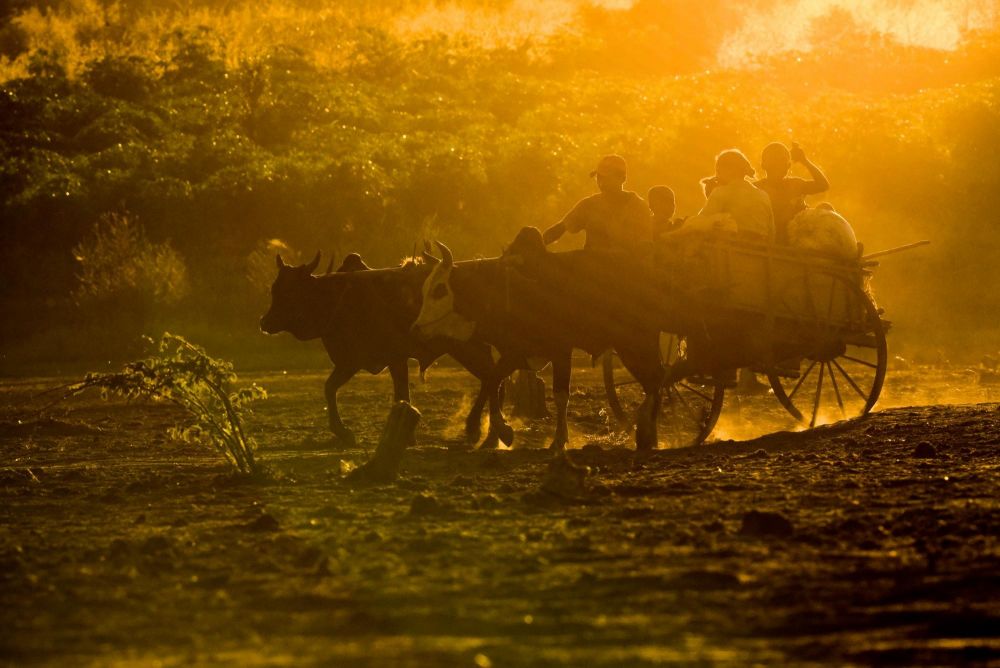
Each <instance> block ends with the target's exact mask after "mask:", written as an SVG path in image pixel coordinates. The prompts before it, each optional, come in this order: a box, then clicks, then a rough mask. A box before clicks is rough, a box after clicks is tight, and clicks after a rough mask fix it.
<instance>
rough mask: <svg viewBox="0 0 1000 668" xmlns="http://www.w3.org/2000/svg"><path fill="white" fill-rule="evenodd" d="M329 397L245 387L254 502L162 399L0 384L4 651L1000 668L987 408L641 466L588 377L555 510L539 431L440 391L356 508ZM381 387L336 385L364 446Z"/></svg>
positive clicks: (943, 390)
mask: <svg viewBox="0 0 1000 668" xmlns="http://www.w3.org/2000/svg"><path fill="white" fill-rule="evenodd" d="M931 375H933V377H934V378H935V379H938V382H937V383H936V384H935V383H928V382H925V378H926V377H930V376H931ZM323 377H324V376H323V374H320V373H316V374H300V375H283V374H276V375H268V376H261V377H258V378H257V380H258V381H259V382H261V383H262V384H263V385H264V386H265V387H267V388H268V389H269V390H270V392H271V395H272V396H271V398H270V399H269V400H268V401H267V402H265V403H264V404H262V405H261V408H260V410H259V412H258V415H257V419H256V420H255V426H256V431H257V434H258V435H259V438H260V440H261V442H262V443H263V449H262V453H261V456H262V457H263V458H264V459H265V460H266V461H268V462H270V463H271V465H272V466H273V468H274V469H275V470H276V471H277V472H278V473H279V474H280V475H279V476H278V478H277V479H276V480H275V481H273V482H270V483H245V482H240V481H238V480H235V479H234V478H233V477H231V476H230V475H228V474H226V472H225V468H224V466H222V465H221V464H220V463H219V462H218V461H217V460H216V459H215V457H214V456H213V455H212V454H210V453H206V452H203V451H201V450H197V449H193V448H191V447H188V446H183V447H182V446H178V445H176V444H172V443H170V442H167V441H166V440H165V437H164V430H165V428H166V426H167V425H168V424H170V423H171V422H172V421H173V420H174V418H175V417H176V414H175V413H173V412H172V410H171V409H169V408H167V407H162V406H124V405H120V404H104V403H102V402H101V401H100V400H99V399H96V398H90V399H82V400H78V401H74V402H73V403H71V404H69V405H67V406H66V407H65V409H64V410H63V412H62V413H60V414H57V415H55V416H53V417H51V418H49V419H45V420H37V419H36V418H34V417H32V416H31V415H29V414H28V413H26V412H25V411H24V410H23V409H21V408H19V402H20V401H21V400H22V399H23V398H25V397H27V396H29V395H30V394H32V393H34V392H37V391H38V389H40V388H41V387H43V386H45V385H47V384H49V385H50V384H51V383H52V381H30V382H29V381H23V382H7V383H5V384H4V385H3V386H2V387H0V411H2V412H0V452H2V460H0V466H2V468H0V495H2V503H0V516H2V521H0V525H2V526H3V527H4V528H3V530H2V531H0V583H2V585H0V610H2V613H0V614H2V617H0V629H2V630H0V657H3V660H4V661H5V662H9V663H11V664H18V665H21V664H30V663H48V664H53V665H55V664H59V665H79V664H82V663H87V662H94V663H99V664H102V665H107V664H115V663H138V664H146V663H152V662H154V661H156V662H162V663H163V664H165V665H175V664H186V663H190V662H192V661H196V662H200V663H231V664H234V665H253V664H282V663H287V664H295V665H309V664H322V665H372V666H382V665H404V666H405V665H413V666H417V665H435V666H437V665H443V666H452V665H455V666H487V665H493V666H512V665H565V666H583V665H588V666H594V665H602V666H621V665H652V664H658V663H671V662H676V663H685V664H688V663H726V662H731V663H733V664H740V665H745V664H747V663H751V662H758V663H765V664H776V663H786V662H795V663H810V662H816V663H825V662H830V663H836V664H845V663H859V664H867V663H873V662H879V663H899V664H912V663H916V662H931V663H958V662H975V661H982V662H987V661H998V660H1000V512H998V510H1000V509H998V506H1000V501H998V494H997V489H998V487H997V479H998V467H1000V412H998V407H997V405H996V404H979V405H952V406H921V407H915V408H893V409H881V406H880V409H881V410H880V411H879V412H878V413H876V414H874V415H872V416H870V417H869V418H866V419H863V420H855V421H851V422H847V423H839V424H836V425H832V426H827V427H823V428H820V429H817V430H815V431H813V432H809V433H791V432H787V431H786V432H779V433H776V434H773V435H770V436H766V437H763V438H759V439H757V440H749V441H738V442H734V441H722V442H717V443H713V444H708V445H704V446H700V447H697V448H689V449H678V450H670V451H660V452H657V453H656V454H655V455H654V456H653V457H652V458H650V459H648V460H646V461H643V462H636V461H635V459H634V453H633V452H632V451H631V450H629V449H626V448H624V447H622V446H624V445H627V443H626V441H625V439H624V438H622V437H620V436H616V435H614V434H612V433H609V431H608V427H607V424H606V421H605V419H604V418H603V417H602V416H601V414H600V412H599V411H600V407H601V405H602V403H603V398H602V394H601V390H600V388H599V386H598V385H597V376H596V374H595V373H593V372H591V371H587V372H583V373H580V374H578V375H577V376H576V380H575V385H574V396H573V399H572V401H573V404H572V407H571V410H572V411H573V420H572V424H571V427H572V429H573V432H572V437H573V445H574V446H575V448H576V450H574V451H573V453H572V458H573V460H574V461H575V462H576V463H578V464H580V465H585V466H588V467H590V469H591V474H590V476H589V478H588V482H587V492H586V493H585V494H584V495H583V496H582V497H581V498H579V499H576V500H567V499H564V498H559V497H556V496H554V495H551V494H547V493H544V492H540V491H539V485H540V482H541V481H542V480H543V478H544V477H545V470H546V466H547V463H548V460H549V455H548V453H546V452H545V451H543V450H540V449H537V448H538V447H539V446H542V445H544V444H545V442H546V438H547V437H548V435H549V430H550V425H548V424H546V423H544V422H542V423H538V424H530V425H519V427H520V429H519V434H518V435H519V438H520V441H519V443H520V444H521V445H522V446H533V447H521V448H516V449H514V450H512V451H501V452H468V451H466V450H464V449H462V448H460V447H454V446H456V445H457V441H456V439H457V438H458V436H459V435H460V425H461V420H460V417H461V414H462V407H463V405H465V404H466V403H467V402H468V400H469V395H470V394H471V391H472V384H471V381H470V379H469V378H468V377H467V376H464V375H462V374H460V373H458V372H456V371H450V370H439V371H435V373H433V374H432V378H431V380H430V382H429V383H428V384H427V385H422V386H421V385H417V386H416V387H415V394H414V402H415V403H416V404H417V405H418V407H419V408H420V409H421V410H422V412H423V415H424V418H423V424H422V426H421V432H420V441H421V445H420V446H419V447H418V448H416V449H414V450H413V451H411V452H409V453H408V456H407V459H406V461H405V462H404V465H403V473H402V478H401V480H400V482H399V483H397V484H395V485H391V486H384V487H375V488H369V489H360V490H352V489H351V488H349V487H347V486H345V485H344V484H342V483H341V482H340V477H341V471H342V470H345V469H346V468H349V467H350V466H351V465H353V464H357V463H360V462H362V461H364V459H365V457H366V454H365V452H364V451H363V450H356V451H350V452H344V451H341V450H338V449H336V448H335V447H334V444H332V443H331V441H330V440H329V439H328V436H327V433H326V430H325V419H324V416H323V412H322V408H321V406H322V404H321V397H322V382H323ZM892 378H893V381H892V384H890V386H889V387H888V388H887V390H886V395H885V397H886V400H885V402H884V403H885V404H886V405H892V404H893V403H897V404H905V403H907V402H914V401H916V402H920V401H928V400H929V401H932V402H933V401H944V400H955V399H957V400H963V401H971V400H976V399H980V400H981V399H983V398H985V397H984V396H982V394H981V392H982V390H981V388H976V387H974V386H971V385H969V384H968V382H967V376H966V375H963V374H962V373H961V372H958V371H956V372H954V373H952V374H951V375H950V376H949V375H948V374H947V373H940V372H934V373H933V374H928V375H927V376H922V375H921V373H918V372H915V371H906V372H895V373H894V374H893V376H892ZM942 378H943V379H944V380H941V379H942ZM918 391H919V392H922V393H924V394H919V395H918V394H917V392H918ZM963 392H964V393H965V394H962V393H963ZM389 393H390V390H389V383H388V380H387V378H384V377H378V378H361V379H359V380H358V381H356V382H355V383H354V384H353V385H350V386H348V388H346V389H345V391H344V392H343V394H344V400H343V402H342V406H343V413H344V415H345V419H347V420H349V421H350V422H351V423H352V424H353V426H355V427H356V429H357V431H358V433H359V435H360V436H361V437H362V441H363V442H364V443H366V445H367V447H369V448H371V447H373V445H374V441H375V439H376V438H377V435H378V433H379V429H380V426H381V422H382V420H383V419H384V417H385V414H386V411H387V409H388V400H389ZM927 393H930V394H927ZM772 401H773V399H769V398H768V397H761V398H758V399H754V400H752V401H749V402H745V403H744V405H743V406H741V407H739V410H737V409H736V408H735V404H734V403H733V402H730V404H729V405H730V408H728V409H727V413H726V414H725V415H724V416H723V420H722V422H721V423H720V431H719V433H720V434H722V435H723V436H738V437H741V438H743V437H749V436H751V435H754V434H759V433H763V432H765V431H770V430H773V429H780V428H788V427H791V426H792V425H791V423H789V422H787V421H784V422H783V421H782V420H783V419H782V418H780V417H779V416H780V412H779V411H777V410H773V407H772V406H771V403H770V402H772ZM18 420H21V421H22V423H20V424H19V423H18ZM753 511H759V513H762V514H757V513H754V512H753Z"/></svg>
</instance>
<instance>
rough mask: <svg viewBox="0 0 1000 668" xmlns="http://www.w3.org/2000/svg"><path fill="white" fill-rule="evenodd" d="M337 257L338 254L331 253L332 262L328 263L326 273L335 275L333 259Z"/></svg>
mask: <svg viewBox="0 0 1000 668" xmlns="http://www.w3.org/2000/svg"><path fill="white" fill-rule="evenodd" d="M335 257H337V254H336V253H330V261H329V262H327V263H326V273H328V274H332V273H333V259H334V258H335Z"/></svg>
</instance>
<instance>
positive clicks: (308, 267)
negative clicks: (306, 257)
mask: <svg viewBox="0 0 1000 668" xmlns="http://www.w3.org/2000/svg"><path fill="white" fill-rule="evenodd" d="M319 256H320V252H319V251H316V257H314V258H313V259H312V262H310V263H309V264H307V265H306V272H308V273H310V274H311V273H313V272H314V271H316V267H318V266H319Z"/></svg>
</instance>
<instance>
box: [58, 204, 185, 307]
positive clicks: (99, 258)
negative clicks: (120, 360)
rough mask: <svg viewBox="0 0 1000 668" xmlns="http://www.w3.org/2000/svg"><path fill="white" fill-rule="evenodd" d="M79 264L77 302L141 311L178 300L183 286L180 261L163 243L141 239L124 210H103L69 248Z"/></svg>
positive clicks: (182, 272)
mask: <svg viewBox="0 0 1000 668" xmlns="http://www.w3.org/2000/svg"><path fill="white" fill-rule="evenodd" d="M73 256H74V257H75V258H76V260H77V262H79V264H80V271H79V273H78V274H77V280H78V285H77V288H76V291H75V293H74V297H75V298H76V300H77V302H78V303H87V304H94V303H98V304H113V305H114V308H115V310H117V311H123V310H130V309H131V310H139V311H141V312H144V311H146V310H148V309H150V308H151V307H153V306H166V305H171V304H174V303H176V302H178V301H180V299H181V298H183V297H184V296H185V295H186V294H187V291H188V280H187V269H186V267H185V265H184V260H183V259H182V258H181V256H180V255H178V253H177V252H176V251H175V250H174V249H173V248H172V247H171V246H170V244H169V243H162V244H157V243H153V242H151V241H149V240H148V239H147V238H146V235H145V233H144V232H143V230H142V228H141V227H140V226H138V225H136V224H134V223H133V222H132V221H130V220H129V218H128V217H127V216H125V215H119V214H115V213H109V214H106V215H104V216H103V217H102V218H101V219H100V220H99V221H98V223H97V226H96V227H95V228H94V233H93V235H92V236H91V237H90V238H89V239H87V240H85V241H84V242H82V243H80V244H77V246H76V247H75V248H74V249H73Z"/></svg>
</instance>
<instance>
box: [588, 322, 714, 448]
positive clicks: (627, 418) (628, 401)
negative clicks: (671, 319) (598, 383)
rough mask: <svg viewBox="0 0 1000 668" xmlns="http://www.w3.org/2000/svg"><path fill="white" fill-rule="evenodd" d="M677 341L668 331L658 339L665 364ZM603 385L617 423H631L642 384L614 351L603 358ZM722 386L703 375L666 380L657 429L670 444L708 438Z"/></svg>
mask: <svg viewBox="0 0 1000 668" xmlns="http://www.w3.org/2000/svg"><path fill="white" fill-rule="evenodd" d="M680 345H681V344H680V341H679V339H678V337H676V336H670V335H667V336H665V337H664V339H663V340H661V357H662V358H663V361H664V362H665V363H666V364H672V363H673V362H674V361H676V359H677V355H678V349H679V347H680ZM602 364H603V371H604V389H605V391H606V392H607V396H608V406H610V408H611V412H612V414H614V416H615V419H616V420H617V421H618V423H619V424H623V425H629V426H634V425H635V418H636V411H637V410H638V408H639V406H640V405H641V404H642V400H643V397H644V396H645V393H644V392H643V391H642V386H641V385H639V382H638V381H637V380H635V378H633V377H632V374H630V373H629V372H628V370H627V369H626V368H625V367H624V366H623V365H622V363H621V361H620V360H619V359H618V356H617V355H616V354H615V353H614V352H608V353H607V354H605V355H604V358H603V359H602ZM724 398H725V388H724V387H723V386H721V385H715V384H711V383H708V382H706V381H705V380H703V379H685V380H682V381H679V382H676V383H666V384H664V386H663V388H662V390H661V399H662V401H661V405H660V414H659V420H658V422H657V431H658V435H659V438H660V440H661V441H665V442H666V443H668V444H669V447H684V446H688V445H697V444H699V443H701V442H703V441H704V440H705V439H706V438H708V436H709V434H711V433H712V429H713V428H714V427H715V423H716V422H718V421H719V414H720V413H721V412H722V402H723V399H724Z"/></svg>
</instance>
